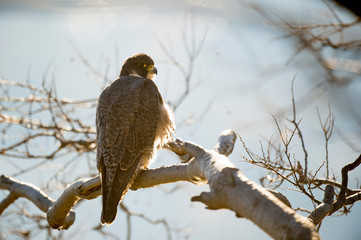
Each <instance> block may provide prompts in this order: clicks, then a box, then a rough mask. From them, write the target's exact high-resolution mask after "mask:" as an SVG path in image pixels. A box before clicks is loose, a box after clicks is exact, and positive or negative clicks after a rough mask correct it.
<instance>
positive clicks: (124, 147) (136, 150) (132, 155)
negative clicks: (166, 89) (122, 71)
mask: <svg viewBox="0 0 361 240" xmlns="http://www.w3.org/2000/svg"><path fill="white" fill-rule="evenodd" d="M161 104H162V98H161V95H160V93H159V91H158V88H157V87H156V85H155V84H154V82H153V81H151V80H149V79H142V78H137V77H130V76H129V77H128V76H126V77H120V78H119V79H118V80H116V81H115V82H113V83H112V85H111V86H109V87H108V88H107V89H105V90H104V92H103V93H102V94H101V96H100V97H99V103H98V108H97V142H98V146H97V163H98V169H99V171H100V174H101V182H102V194H103V212H102V223H107V224H110V223H112V222H113V221H114V219H115V217H116V212H117V206H118V204H119V201H121V200H122V198H123V196H124V194H125V193H126V192H127V190H128V189H129V187H130V186H131V184H132V182H133V180H134V178H135V177H136V176H137V174H138V171H139V167H140V160H141V158H142V157H151V156H152V154H153V151H154V140H155V135H156V130H157V124H158V122H159V119H160V106H161Z"/></svg>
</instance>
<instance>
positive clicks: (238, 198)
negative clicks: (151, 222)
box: [0, 130, 319, 239]
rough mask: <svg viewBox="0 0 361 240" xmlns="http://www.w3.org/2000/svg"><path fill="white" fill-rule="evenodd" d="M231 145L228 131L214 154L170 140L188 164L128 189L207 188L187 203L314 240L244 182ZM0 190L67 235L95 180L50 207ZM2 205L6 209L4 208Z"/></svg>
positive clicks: (9, 186)
mask: <svg viewBox="0 0 361 240" xmlns="http://www.w3.org/2000/svg"><path fill="white" fill-rule="evenodd" d="M235 140H236V134H235V133H234V132H233V131H232V130H226V131H224V132H223V133H222V134H221V136H220V138H219V142H218V143H217V145H216V147H215V150H216V151H214V150H207V149H204V148H202V147H201V146H198V145H196V144H194V143H190V142H182V141H181V140H176V141H175V142H173V143H171V144H169V148H170V149H171V150H172V151H173V152H175V153H177V154H179V155H185V154H188V155H189V156H190V157H191V158H190V160H189V162H188V163H183V164H178V165H174V166H168V167H162V168H158V169H152V170H145V171H143V172H142V173H141V175H140V176H139V177H138V178H137V179H136V182H135V183H134V184H133V186H132V189H139V188H147V187H152V186H156V185H159V184H165V183H170V182H176V181H189V182H192V183H196V184H199V183H208V184H209V186H210V190H211V191H210V192H207V193H202V194H201V195H200V196H196V197H193V198H192V201H200V202H203V203H204V204H206V205H207V208H208V209H221V208H227V209H230V210H232V211H234V212H236V214H237V216H242V217H245V218H247V219H249V220H251V221H252V222H254V223H255V224H257V225H258V226H259V227H260V228H261V229H263V230H264V231H265V232H266V233H268V234H269V235H270V236H271V237H273V238H275V239H319V236H318V233H317V232H316V231H315V230H314V224H313V223H312V222H311V221H310V220H309V219H308V218H306V217H303V216H301V215H299V214H298V213H296V212H295V211H294V210H292V209H291V208H289V207H288V206H287V205H285V204H284V203H283V202H282V201H280V200H279V199H278V198H277V197H276V195H277V194H272V192H270V191H268V190H267V189H265V188H263V187H261V186H259V185H258V184H256V183H254V182H252V181H250V180H249V179H248V178H246V177H245V176H244V175H243V174H242V173H241V172H240V171H239V170H238V169H237V168H236V167H235V166H234V164H233V163H232V162H231V161H230V160H229V159H228V158H227V157H226V155H228V154H230V153H231V152H232V150H233V146H234V142H235ZM220 153H223V154H224V155H222V154H220ZM0 189H6V190H8V191H10V195H11V194H16V197H26V198H27V199H29V200H30V201H32V202H33V203H34V204H35V205H36V206H38V207H39V208H40V209H41V210H42V211H44V212H46V213H47V219H48V222H49V225H50V226H51V227H52V228H58V229H67V228H69V227H70V226H71V224H72V223H73V222H74V220H75V212H73V211H72V210H71V209H72V207H73V206H74V205H75V204H76V203H77V202H78V201H79V200H80V199H82V198H84V199H93V198H95V197H97V196H99V195H100V194H101V190H100V180H99V177H98V176H97V177H94V178H92V179H90V180H78V181H76V182H74V183H72V184H71V185H70V186H69V187H68V188H67V189H66V190H65V191H64V192H63V194H62V195H61V196H60V197H59V198H58V199H57V200H56V201H54V200H52V199H50V198H48V197H47V196H46V195H45V193H43V192H42V191H41V190H40V189H38V188H37V187H35V186H31V184H27V183H23V182H19V181H17V180H15V179H13V178H9V177H5V176H2V177H1V181H0ZM14 189H16V190H14ZM280 198H282V197H280ZM5 200H6V199H5ZM3 202H4V201H3ZM5 202H6V201H5ZM2 205H4V207H7V206H9V205H10V204H1V205H0V206H2ZM3 210H4V209H3Z"/></svg>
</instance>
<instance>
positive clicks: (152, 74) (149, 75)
mask: <svg viewBox="0 0 361 240" xmlns="http://www.w3.org/2000/svg"><path fill="white" fill-rule="evenodd" d="M129 76H132V77H140V78H142V76H140V75H139V74H138V73H136V72H135V71H132V72H131V73H130V74H129ZM155 76H156V74H154V73H150V72H149V73H148V74H147V78H148V79H150V80H154V78H155Z"/></svg>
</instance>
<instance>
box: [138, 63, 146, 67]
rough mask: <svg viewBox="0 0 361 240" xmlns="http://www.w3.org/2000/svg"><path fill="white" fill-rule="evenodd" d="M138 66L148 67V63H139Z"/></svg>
mask: <svg viewBox="0 0 361 240" xmlns="http://www.w3.org/2000/svg"><path fill="white" fill-rule="evenodd" d="M138 67H141V68H146V67H147V64H145V63H138Z"/></svg>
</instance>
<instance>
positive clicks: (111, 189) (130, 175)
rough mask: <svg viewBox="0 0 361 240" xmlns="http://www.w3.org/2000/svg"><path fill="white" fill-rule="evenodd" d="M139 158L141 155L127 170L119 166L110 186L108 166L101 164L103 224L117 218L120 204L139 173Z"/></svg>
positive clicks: (108, 223)
mask: <svg viewBox="0 0 361 240" xmlns="http://www.w3.org/2000/svg"><path fill="white" fill-rule="evenodd" d="M139 160H140V157H138V158H137V159H136V160H135V161H134V162H133V164H132V165H131V166H130V167H129V168H128V169H127V170H125V171H123V170H121V169H120V167H119V166H117V167H116V170H115V176H114V178H113V181H112V183H111V184H110V185H108V186H107V185H106V177H107V169H106V168H107V167H105V166H104V164H101V165H102V166H101V168H102V169H101V173H102V174H101V175H102V195H103V196H102V198H103V210H102V216H101V223H102V224H107V225H110V224H111V223H112V222H113V221H114V220H115V218H116V216H117V210H118V205H119V203H120V202H121V201H122V199H123V197H124V195H125V193H126V192H127V191H128V189H129V187H130V186H131V185H132V183H133V181H134V179H135V177H136V176H137V174H138V169H139V167H138V166H139Z"/></svg>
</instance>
